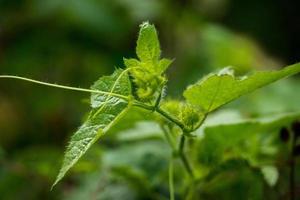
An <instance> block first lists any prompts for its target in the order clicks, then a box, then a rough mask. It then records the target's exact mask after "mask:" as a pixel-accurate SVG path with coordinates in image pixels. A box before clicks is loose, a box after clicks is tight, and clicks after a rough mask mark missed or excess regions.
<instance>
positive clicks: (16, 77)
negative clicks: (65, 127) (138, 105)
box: [0, 75, 129, 101]
mask: <svg viewBox="0 0 300 200" xmlns="http://www.w3.org/2000/svg"><path fill="white" fill-rule="evenodd" d="M0 78H7V79H18V80H23V81H27V82H32V83H36V84H39V85H45V86H49V87H54V88H61V89H65V90H72V91H80V92H88V93H95V94H105V95H111V96H114V97H118V98H121V99H124V100H127V101H128V100H129V98H128V97H127V96H124V95H121V94H115V93H112V92H105V91H101V90H91V89H86V88H78V87H70V86H65V85H59V84H54V83H47V82H43V81H38V80H34V79H30V78H25V77H21V76H11V75H0Z"/></svg>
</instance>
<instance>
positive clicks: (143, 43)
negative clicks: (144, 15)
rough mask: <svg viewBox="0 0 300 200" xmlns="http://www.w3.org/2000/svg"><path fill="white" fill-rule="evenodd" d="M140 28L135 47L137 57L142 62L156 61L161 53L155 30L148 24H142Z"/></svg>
mask: <svg viewBox="0 0 300 200" xmlns="http://www.w3.org/2000/svg"><path fill="white" fill-rule="evenodd" d="M140 27H141V29H140V33H139V37H138V40H137V47H136V53H137V56H138V58H139V59H140V60H141V61H142V62H152V61H157V60H158V59H159V57H160V53H161V52H160V45H159V41H158V36H157V32H156V29H155V27H154V25H152V24H149V23H148V22H144V23H143V24H141V26H140Z"/></svg>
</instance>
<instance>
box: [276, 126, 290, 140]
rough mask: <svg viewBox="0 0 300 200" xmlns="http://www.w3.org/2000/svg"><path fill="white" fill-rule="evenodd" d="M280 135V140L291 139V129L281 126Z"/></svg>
mask: <svg viewBox="0 0 300 200" xmlns="http://www.w3.org/2000/svg"><path fill="white" fill-rule="evenodd" d="M279 137H280V140H281V141H283V142H287V141H289V139H290V133H289V130H288V129H287V128H286V127H283V128H281V129H280V132H279Z"/></svg>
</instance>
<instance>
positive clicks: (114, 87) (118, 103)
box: [53, 70, 131, 186]
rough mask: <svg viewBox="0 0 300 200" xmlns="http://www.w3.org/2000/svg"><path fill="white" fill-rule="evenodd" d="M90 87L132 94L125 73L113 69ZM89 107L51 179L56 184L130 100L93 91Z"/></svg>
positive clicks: (116, 117) (102, 133)
mask: <svg viewBox="0 0 300 200" xmlns="http://www.w3.org/2000/svg"><path fill="white" fill-rule="evenodd" d="M92 89H93V90H100V91H105V92H111V93H115V94H120V95H124V96H129V95H130V94H131V85H130V82H129V77H128V75H127V73H125V72H124V71H123V70H116V71H115V73H113V74H112V75H111V76H104V77H102V78H100V79H99V80H98V81H96V82H95V84H94V85H93V86H92ZM91 106H92V110H91V112H90V114H89V117H88V118H87V120H86V121H85V122H84V124H83V125H82V126H81V127H80V128H79V129H78V130H77V131H76V132H75V134H74V135H73V136H72V137H71V140H70V143H69V145H68V147H67V150H66V153H65V156H64V160H63V164H62V167H61V169H60V172H59V174H58V176H57V178H56V181H55V182H54V184H53V186H54V185H56V184H57V183H58V182H59V181H60V180H61V179H62V178H63V177H64V175H65V174H66V172H67V171H68V170H69V169H70V168H71V167H72V166H73V165H74V164H75V163H76V162H77V161H78V160H79V158H80V157H81V156H82V155H84V154H85V153H86V151H87V150H88V149H89V148H90V147H91V145H92V144H93V143H95V142H96V141H97V140H98V139H99V138H100V137H101V136H102V135H104V134H105V133H106V132H107V131H108V130H109V129H110V128H111V126H112V125H113V124H114V123H115V122H116V121H117V120H118V119H119V118H120V117H121V116H122V115H123V114H124V113H126V111H127V110H128V107H129V103H128V102H127V101H126V100H123V99H120V98H118V97H115V96H110V95H102V94H92V96H91Z"/></svg>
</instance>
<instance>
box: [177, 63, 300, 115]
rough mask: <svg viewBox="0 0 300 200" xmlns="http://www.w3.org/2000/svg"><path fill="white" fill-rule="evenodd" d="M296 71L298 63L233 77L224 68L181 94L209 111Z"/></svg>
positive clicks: (299, 70) (299, 68)
mask: <svg viewBox="0 0 300 200" xmlns="http://www.w3.org/2000/svg"><path fill="white" fill-rule="evenodd" d="M298 72H300V63H297V64H294V65H291V66H288V67H285V68H283V69H282V70H278V71H259V72H255V73H253V74H251V75H249V76H247V77H235V76H234V75H233V73H232V71H230V70H226V69H225V71H224V70H223V71H222V72H221V73H219V74H210V75H208V76H206V77H204V78H203V79H201V80H200V81H199V82H197V83H196V84H194V85H192V86H190V87H188V88H187V89H186V90H185V91H184V93H183V95H184V97H185V98H186V100H187V101H188V102H189V103H191V104H194V105H197V106H200V107H201V108H202V109H204V111H205V112H211V111H213V110H215V109H217V108H219V107H220V106H222V105H224V104H226V103H229V102H230V101H233V100H235V99H237V98H239V97H240V96H242V95H245V94H247V93H250V92H252V91H254V90H256V89H258V88H260V87H263V86H265V85H268V84H270V83H272V82H275V81H277V80H279V79H282V78H284V77H287V76H291V75H294V74H296V73H298Z"/></svg>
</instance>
